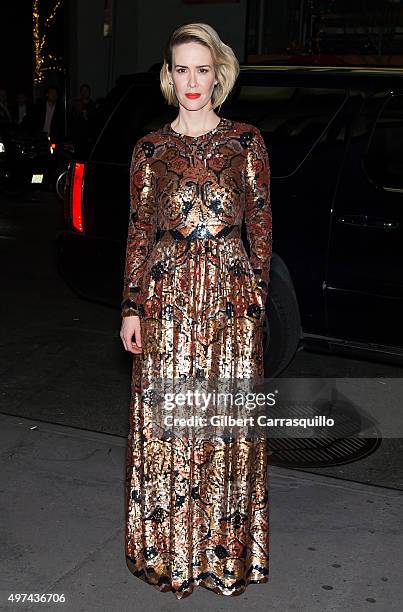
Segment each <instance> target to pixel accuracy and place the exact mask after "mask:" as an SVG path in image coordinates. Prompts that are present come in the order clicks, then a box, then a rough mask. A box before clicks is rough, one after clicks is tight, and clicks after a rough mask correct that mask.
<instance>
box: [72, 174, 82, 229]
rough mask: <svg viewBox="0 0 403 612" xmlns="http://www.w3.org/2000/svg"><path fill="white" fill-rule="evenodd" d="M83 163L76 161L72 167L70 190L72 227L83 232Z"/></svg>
mask: <svg viewBox="0 0 403 612" xmlns="http://www.w3.org/2000/svg"><path fill="white" fill-rule="evenodd" d="M84 169H85V164H81V163H78V162H76V163H75V164H74V167H73V178H72V190H71V221H72V224H73V227H74V229H76V230H78V231H79V232H84V220H83V180H84Z"/></svg>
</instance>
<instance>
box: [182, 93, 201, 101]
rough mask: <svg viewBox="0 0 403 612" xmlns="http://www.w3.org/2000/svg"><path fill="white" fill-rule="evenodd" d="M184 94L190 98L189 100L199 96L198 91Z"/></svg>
mask: <svg viewBox="0 0 403 612" xmlns="http://www.w3.org/2000/svg"><path fill="white" fill-rule="evenodd" d="M185 96H186V97H187V98H190V99H191V100H196V98H200V94H199V93H187V94H185Z"/></svg>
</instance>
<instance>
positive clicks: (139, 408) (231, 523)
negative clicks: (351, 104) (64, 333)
mask: <svg viewBox="0 0 403 612" xmlns="http://www.w3.org/2000/svg"><path fill="white" fill-rule="evenodd" d="M130 195H131V205H130V215H129V226H128V239H127V251H126V266H125V273H124V289H123V300H122V316H123V317H126V316H130V315H134V314H137V315H138V316H139V317H140V321H141V331H142V346H143V351H142V353H141V354H136V355H133V371H132V386H131V391H132V393H131V401H130V411H129V436H128V446H127V482H126V484H127V489H126V490H127V505H126V509H127V514H126V540H125V541H126V562H127V565H128V568H129V570H130V571H131V572H132V573H133V574H134V575H135V576H137V577H138V578H140V579H142V580H144V581H146V582H147V583H149V584H151V585H153V586H154V587H155V588H157V589H158V590H160V591H172V592H173V593H174V595H175V596H176V598H178V599H180V598H183V597H187V596H189V595H191V593H192V592H193V590H194V588H195V587H197V586H199V585H200V586H203V587H205V588H207V589H210V590H212V591H214V592H215V593H217V594H222V595H240V594H241V593H242V592H244V591H245V589H246V587H247V585H248V584H250V583H264V582H267V581H268V580H269V486H268V472H267V467H268V464H267V450H268V447H267V440H266V439H265V438H264V439H263V438H260V439H254V440H250V439H245V438H242V437H237V438H236V439H230V440H225V439H223V438H217V439H214V438H213V439H210V440H205V439H202V438H200V439H198V438H196V439H190V438H186V437H184V438H182V437H181V436H172V437H169V436H163V435H161V436H157V435H150V429H149V422H150V419H152V418H153V415H152V411H153V406H152V402H151V403H150V402H148V403H147V402H145V401H144V395H143V394H142V392H143V391H144V388H145V387H146V386H147V384H149V382H150V380H151V379H152V378H153V377H156V378H158V377H160V378H162V379H164V378H175V377H180V378H181V380H182V381H183V380H185V381H188V382H189V384H190V383H191V382H192V380H200V379H203V378H204V379H209V378H216V379H220V380H221V379H228V378H236V379H239V378H250V377H261V376H263V375H264V372H263V349H262V326H263V319H264V317H265V300H266V295H267V289H268V284H269V270H270V261H271V253H272V216H271V205H270V168H269V159H268V154H267V150H266V147H265V144H264V141H263V138H262V135H261V132H260V131H259V129H258V128H256V127H255V126H253V125H251V124H248V123H244V122H240V121H235V120H232V119H226V118H223V117H221V118H220V122H219V124H218V125H217V126H216V127H215V128H214V129H213V130H210V131H209V132H207V133H205V134H203V135H201V136H197V137H193V136H188V135H184V134H179V133H178V132H176V131H175V130H174V129H173V128H172V127H171V124H170V123H167V124H165V125H164V126H162V127H160V128H159V129H156V130H155V131H152V132H150V133H148V134H147V135H145V136H143V137H142V138H140V139H139V140H138V141H137V143H136V144H135V147H134V151H133V156H132V163H131V170H130ZM244 216H245V217H244ZM243 217H244V218H245V224H246V228H247V237H248V242H249V244H250V255H249V257H248V254H247V251H246V250H245V247H244V244H243V241H242V239H241V234H240V229H241V224H242V219H243ZM268 316H270V314H269V313H268Z"/></svg>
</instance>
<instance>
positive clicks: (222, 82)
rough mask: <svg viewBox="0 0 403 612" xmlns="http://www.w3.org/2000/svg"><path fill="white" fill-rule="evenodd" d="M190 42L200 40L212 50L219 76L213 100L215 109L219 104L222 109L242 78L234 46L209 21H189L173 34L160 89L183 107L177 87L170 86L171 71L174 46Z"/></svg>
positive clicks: (170, 38)
mask: <svg viewBox="0 0 403 612" xmlns="http://www.w3.org/2000/svg"><path fill="white" fill-rule="evenodd" d="M187 42H197V43H199V44H201V45H204V46H205V47H207V48H208V49H210V52H211V56H212V58H213V64H214V70H215V74H216V79H217V85H215V86H214V90H213V93H212V96H211V103H212V106H213V108H216V107H217V106H219V107H220V109H221V105H222V103H223V102H224V100H225V99H226V98H227V96H228V94H229V93H230V92H231V90H232V88H233V86H234V84H235V81H236V80H237V78H238V75H239V72H240V69H239V62H238V60H237V58H236V57H235V54H234V52H233V50H232V49H231V47H229V46H228V45H226V44H225V43H223V42H222V40H221V39H220V37H219V35H218V34H217V32H216V31H215V29H214V28H212V27H211V26H210V25H208V24H207V23H188V24H185V25H182V26H180V27H179V28H177V29H176V30H174V31H173V32H172V34H171V35H170V37H169V39H168V42H167V44H166V46H165V50H164V63H163V65H162V68H161V70H160V88H161V91H162V94H163V96H164V98H165V99H166V101H167V103H168V104H170V105H172V106H177V107H178V106H179V102H178V98H177V97H176V94H175V90H174V88H173V87H172V85H170V78H169V73H168V70H169V71H170V72H172V51H173V47H174V46H175V45H180V44H182V43H187ZM220 109H219V110H220Z"/></svg>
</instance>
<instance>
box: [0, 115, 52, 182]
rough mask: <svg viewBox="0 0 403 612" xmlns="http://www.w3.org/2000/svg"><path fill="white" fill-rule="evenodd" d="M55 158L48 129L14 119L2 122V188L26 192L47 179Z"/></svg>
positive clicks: (0, 160) (0, 131) (0, 144)
mask: <svg viewBox="0 0 403 612" xmlns="http://www.w3.org/2000/svg"><path fill="white" fill-rule="evenodd" d="M50 159H51V152H50V145H49V140H48V137H47V135H46V133H45V132H41V131H38V130H36V131H34V130H31V129H28V128H27V127H25V125H18V124H16V123H13V122H12V121H8V120H5V119H4V117H3V119H2V120H1V121H0V187H1V188H2V189H5V190H9V191H13V192H14V191H15V192H22V191H24V190H25V189H26V188H28V187H29V186H30V185H31V184H33V183H34V184H35V183H36V184H38V185H40V184H42V183H45V182H46V177H47V169H48V167H49V162H50Z"/></svg>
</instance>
